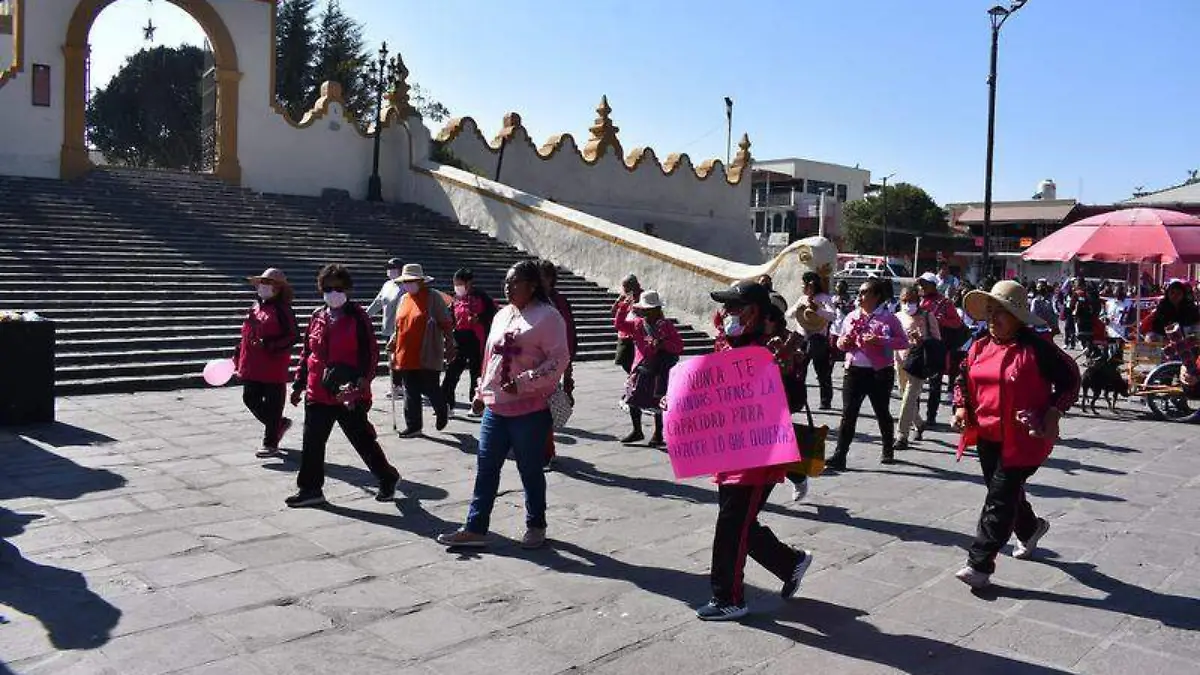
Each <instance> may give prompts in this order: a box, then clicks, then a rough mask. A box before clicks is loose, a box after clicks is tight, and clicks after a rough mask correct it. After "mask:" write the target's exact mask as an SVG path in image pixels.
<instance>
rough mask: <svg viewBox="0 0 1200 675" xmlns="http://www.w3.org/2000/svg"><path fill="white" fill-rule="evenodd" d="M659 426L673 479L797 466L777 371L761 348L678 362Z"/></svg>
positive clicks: (737, 350)
mask: <svg viewBox="0 0 1200 675" xmlns="http://www.w3.org/2000/svg"><path fill="white" fill-rule="evenodd" d="M663 421H664V424H665V426H666V436H667V437H666V440H667V453H668V454H669V455H670V457H671V468H672V469H673V470H674V472H675V478H676V479H679V478H690V477H692V476H707V475H712V474H715V473H718V472H722V471H739V470H743V469H753V468H757V467H762V466H773V465H776V464H788V463H791V462H797V461H799V460H800V453H799V450H798V448H797V446H796V433H795V431H794V430H793V429H792V415H791V413H790V412H789V411H788V405H787V395H786V393H784V390H783V380H782V378H781V377H780V375H779V366H777V365H776V364H775V359H774V357H772V355H771V352H769V351H767V350H766V349H765V348H763V347H743V348H739V349H730V350H726V351H723V352H718V353H716V354H709V355H707V356H702V357H699V358H695V359H691V360H689V361H685V362H683V363H680V364H679V365H678V366H676V367H675V368H674V369H673V370H672V371H671V382H670V385H669V386H668V389H667V411H666V413H665V414H664V420H663Z"/></svg>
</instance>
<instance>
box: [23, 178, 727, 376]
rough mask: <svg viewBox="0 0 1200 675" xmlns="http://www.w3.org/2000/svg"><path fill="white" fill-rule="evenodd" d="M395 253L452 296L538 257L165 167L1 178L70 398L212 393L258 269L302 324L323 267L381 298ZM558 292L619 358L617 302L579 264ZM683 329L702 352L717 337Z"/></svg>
mask: <svg viewBox="0 0 1200 675" xmlns="http://www.w3.org/2000/svg"><path fill="white" fill-rule="evenodd" d="M616 254H617V253H616V252H614V255H616ZM390 257H398V258H401V259H403V260H405V261H408V262H420V263H422V264H424V265H425V270H426V273H427V274H430V275H432V276H434V277H436V278H437V281H436V282H435V283H434V286H436V287H438V288H441V289H442V290H447V291H448V290H450V288H451V284H450V278H451V275H452V274H453V272H454V270H456V269H457V268H459V267H469V268H471V269H472V270H474V272H475V275H476V282H477V283H478V284H481V285H482V286H483V288H484V289H485V290H487V291H488V292H489V293H491V294H492V295H493V296H494V297H497V298H498V299H502V297H503V294H502V293H501V288H502V280H503V277H504V273H505V272H506V271H507V269H508V267H509V266H511V265H512V263H513V262H515V261H517V260H520V259H522V258H524V257H527V256H526V255H525V254H522V253H520V252H519V251H517V250H516V249H514V248H512V247H511V246H508V245H506V244H503V243H501V242H499V241H497V240H495V239H492V238H490V237H488V236H485V235H483V234H480V233H478V232H475V231H474V230H471V229H469V228H467V227H464V226H462V225H459V224H457V223H454V222H452V221H449V220H447V219H446V218H444V217H442V216H439V215H437V214H435V213H432V212H430V211H428V210H426V209H423V208H422V207H420V206H415V205H411V204H374V203H368V202H360V201H352V200H345V199H340V200H322V199H317V198H308V197H294V196H282V195H262V194H256V193H253V192H251V191H248V190H243V189H240V188H236V187H232V186H229V185H226V184H224V183H221V182H219V181H217V180H215V179H213V178H211V177H208V176H204V175H196V174H184V173H175V172H165V171H142V170H131V169H98V170H96V171H94V172H92V173H91V174H90V175H89V176H87V177H86V178H84V179H82V180H79V181H75V182H64V181H58V180H47V179H29V178H16V177H6V176H0V310H16V311H30V310H32V311H36V312H38V313H39V314H41V315H43V316H45V317H46V318H48V319H51V320H53V321H55V322H56V323H57V326H58V354H57V359H56V368H57V387H56V389H57V392H58V393H59V394H85V393H98V392H131V391H142V390H149V389H174V388H181V387H195V386H201V385H202V384H203V383H202V380H201V379H200V377H199V373H200V370H201V369H202V368H203V365H204V363H205V362H207V361H208V360H210V359H214V358H219V357H224V356H228V355H230V354H231V353H232V348H233V346H234V344H235V343H236V341H237V339H238V330H239V327H240V325H241V321H242V317H243V316H244V313H245V310H246V308H247V307H248V306H249V304H250V301H251V300H252V298H253V295H252V292H251V289H250V287H249V286H248V285H247V284H246V282H245V281H244V278H245V277H246V276H247V275H250V274H256V273H258V272H261V271H262V270H263V269H264V268H265V267H280V268H282V269H283V270H284V271H285V272H286V273H287V274H288V277H289V279H290V280H291V281H292V283H293V285H294V286H295V288H296V292H297V300H296V313H297V317H298V318H299V319H300V322H301V329H302V330H303V328H304V324H305V323H307V318H308V315H309V314H310V313H311V312H312V310H313V309H315V308H316V307H317V305H318V303H319V302H320V300H319V293H318V291H317V289H316V273H317V270H318V269H319V268H320V266H321V265H323V264H325V263H329V262H341V263H344V264H347V265H349V266H350V269H351V271H352V272H353V273H354V275H355V284H356V289H355V293H354V295H355V298H356V299H358V300H360V301H363V302H367V301H369V300H370V299H371V298H372V297H374V294H375V292H376V291H378V289H379V285H380V284H381V283H382V281H383V280H384V275H383V267H384V263H385V261H386V260H387V259H388V258H390ZM559 285H560V290H562V291H563V292H564V293H565V294H566V295H567V296H568V298H569V299H570V300H571V303H572V305H573V308H574V311H575V317H576V322H577V324H578V327H579V335H580V355H579V359H580V360H598V359H606V358H611V356H612V352H613V344H614V342H615V339H616V337H615V333H614V331H613V329H612V324H611V316H610V310H609V308H610V306H611V304H612V303H613V302H614V300H615V296H614V295H612V294H611V293H608V292H606V291H605V290H604V289H602V288H600V287H598V286H596V285H595V284H592V283H590V282H588V281H586V280H585V279H582V278H580V277H578V276H575V275H574V274H571V273H570V272H568V271H566V270H562V271H561V272H560V282H559ZM681 330H682V332H683V335H684V342H685V345H686V347H687V350H688V353H700V352H703V351H704V350H705V349H707V348H708V347H709V346H710V345H711V340H710V338H708V337H707V336H706V335H704V334H703V333H701V332H698V331H695V330H693V329H691V328H690V327H687V326H682V327H681ZM297 351H298V350H297Z"/></svg>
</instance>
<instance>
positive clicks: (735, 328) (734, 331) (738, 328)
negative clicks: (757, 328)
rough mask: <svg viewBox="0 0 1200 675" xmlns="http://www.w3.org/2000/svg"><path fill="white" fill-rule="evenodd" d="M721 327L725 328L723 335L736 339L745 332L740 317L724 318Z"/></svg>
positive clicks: (731, 315)
mask: <svg viewBox="0 0 1200 675" xmlns="http://www.w3.org/2000/svg"><path fill="white" fill-rule="evenodd" d="M722 325H723V326H724V328H725V334H726V335H728V336H729V337H737V336H739V335H741V334H742V333H744V332H745V331H746V327H745V326H743V325H742V319H741V317H739V316H737V315H735V314H730V315H729V316H727V317H725V320H724V321H723V322H722Z"/></svg>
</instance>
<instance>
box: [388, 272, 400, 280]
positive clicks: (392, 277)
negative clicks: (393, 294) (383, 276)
mask: <svg viewBox="0 0 1200 675" xmlns="http://www.w3.org/2000/svg"><path fill="white" fill-rule="evenodd" d="M399 278H400V270H394V269H393V270H388V281H395V280H396V279H399Z"/></svg>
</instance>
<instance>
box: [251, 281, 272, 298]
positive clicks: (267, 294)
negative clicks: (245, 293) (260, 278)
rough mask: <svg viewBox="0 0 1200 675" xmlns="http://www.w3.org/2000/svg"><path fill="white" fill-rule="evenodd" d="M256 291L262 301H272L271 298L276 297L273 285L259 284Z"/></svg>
mask: <svg viewBox="0 0 1200 675" xmlns="http://www.w3.org/2000/svg"><path fill="white" fill-rule="evenodd" d="M255 290H257V291H258V297H259V299H260V300H270V299H271V298H273V297H275V287H274V286H272V285H271V284H259V285H258V286H257V287H255Z"/></svg>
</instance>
